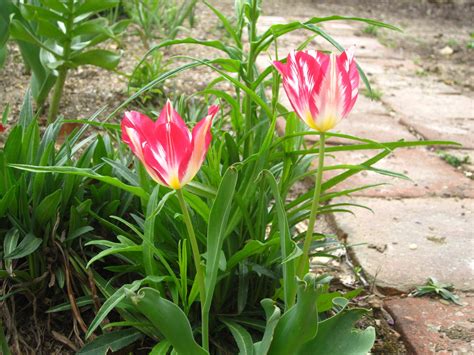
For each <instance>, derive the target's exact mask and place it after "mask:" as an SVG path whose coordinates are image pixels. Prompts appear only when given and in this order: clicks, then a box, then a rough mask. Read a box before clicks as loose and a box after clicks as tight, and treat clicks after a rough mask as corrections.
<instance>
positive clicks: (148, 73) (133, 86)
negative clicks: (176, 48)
mask: <svg viewBox="0 0 474 355" xmlns="http://www.w3.org/2000/svg"><path fill="white" fill-rule="evenodd" d="M166 70H167V63H166V62H165V61H164V60H163V53H162V52H160V51H154V52H153V53H151V54H150V56H149V57H148V58H147V60H145V61H143V62H142V63H141V64H140V65H139V66H138V67H137V68H135V70H134V71H133V72H132V74H131V75H130V78H129V82H128V92H129V94H132V93H135V92H137V91H138V90H139V89H140V88H142V87H143V86H145V85H146V84H148V83H149V82H151V81H152V80H153V79H155V78H157V77H159V76H160V75H161V74H163V73H165V72H166ZM163 98H164V93H163V84H160V85H155V86H154V87H153V88H151V89H150V90H149V91H147V92H146V93H145V94H144V95H142V96H140V101H141V102H142V103H144V104H145V103H147V102H153V103H157V101H160V99H163Z"/></svg>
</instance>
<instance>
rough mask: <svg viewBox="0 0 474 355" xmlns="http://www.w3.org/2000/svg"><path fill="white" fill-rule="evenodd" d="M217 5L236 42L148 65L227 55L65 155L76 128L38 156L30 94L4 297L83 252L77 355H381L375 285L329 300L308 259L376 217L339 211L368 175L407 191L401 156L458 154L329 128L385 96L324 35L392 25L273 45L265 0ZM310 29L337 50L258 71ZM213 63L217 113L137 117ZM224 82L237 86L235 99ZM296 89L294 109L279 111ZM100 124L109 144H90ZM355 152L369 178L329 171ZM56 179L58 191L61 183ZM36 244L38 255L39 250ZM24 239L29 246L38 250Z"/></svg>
mask: <svg viewBox="0 0 474 355" xmlns="http://www.w3.org/2000/svg"><path fill="white" fill-rule="evenodd" d="M207 6H208V7H209V8H210V9H211V10H212V11H213V12H214V13H215V15H216V16H217V17H218V18H219V20H220V21H221V22H222V26H223V27H224V29H225V30H226V31H227V32H228V35H229V37H230V39H231V40H232V42H231V43H230V44H223V43H222V42H220V41H217V40H215V41H214V40H202V39H194V38H184V39H175V40H167V41H164V42H162V43H160V44H158V45H156V46H154V47H152V48H151V49H150V51H149V52H148V53H147V55H146V56H145V57H144V58H143V60H142V62H143V61H145V60H146V58H147V57H148V56H151V55H153V53H154V52H155V51H159V50H160V49H161V48H164V47H167V46H175V45H180V44H195V45H200V46H208V47H212V48H215V49H217V50H219V51H220V52H221V53H222V56H221V57H219V58H217V59H212V60H208V59H205V58H199V59H198V58H188V60H189V63H187V64H184V65H182V66H180V67H175V68H173V69H170V70H168V71H166V72H164V73H162V74H161V75H159V76H158V77H157V78H155V79H153V80H152V81H151V82H149V83H148V84H146V85H144V86H143V87H142V88H141V89H139V90H138V91H137V92H135V93H134V94H133V95H132V96H131V97H130V98H129V99H127V100H126V101H124V102H123V103H122V104H121V105H120V106H119V107H117V108H116V109H115V110H114V111H113V112H112V113H111V114H109V115H108V116H107V117H104V115H103V114H102V113H101V112H98V113H97V115H95V116H93V117H91V118H90V119H89V120H76V121H75V123H80V124H83V126H82V128H81V129H80V130H79V131H77V132H75V133H73V134H72V135H71V136H69V137H68V138H67V139H66V140H65V142H64V143H63V144H62V146H61V148H57V147H55V141H56V136H57V134H53V132H57V131H58V130H59V127H60V126H61V124H62V123H63V120H61V119H60V120H58V121H56V122H55V123H54V124H52V125H50V126H48V128H47V130H46V132H45V133H44V134H43V135H42V142H44V143H43V145H44V146H46V148H42V145H41V144H39V143H38V144H33V145H26V144H25V143H26V142H29V141H30V140H32V141H34V142H36V141H38V142H39V139H40V138H39V133H37V132H38V128H37V123H36V122H35V120H34V119H33V115H32V113H31V109H30V107H31V105H29V104H28V99H26V104H25V106H24V107H25V109H24V111H23V112H24V116H22V117H25V118H24V119H23V120H21V121H20V123H19V124H18V125H17V126H16V127H8V122H4V125H5V126H6V127H7V129H8V131H7V134H8V139H7V143H6V145H5V148H3V149H2V150H1V151H0V152H1V155H0V157H1V158H2V159H1V160H0V163H1V164H2V165H1V166H2V171H4V172H5V171H6V173H4V175H2V176H3V179H4V180H3V181H6V182H4V183H3V185H2V189H0V198H1V200H0V201H2V204H0V206H6V207H5V211H4V214H3V215H1V214H0V218H1V219H0V228H1V229H0V233H2V238H3V241H4V246H3V249H2V260H3V261H2V264H1V265H2V267H1V269H2V270H1V272H2V273H1V274H0V276H1V277H2V278H3V279H4V280H6V281H7V283H5V284H7V285H9V284H15V282H16V281H17V280H16V279H15V278H18V277H20V275H23V273H21V272H20V271H24V273H26V274H29V275H30V274H31V273H32V270H34V264H35V263H36V264H40V265H42V266H43V267H45V266H48V265H50V264H51V263H48V261H47V259H46V258H45V257H44V255H43V254H42V253H40V252H38V250H41V249H40V248H46V247H48V246H54V245H55V246H56V247H57V248H58V249H59V250H65V251H66V250H67V253H66V252H65V257H64V258H63V260H64V262H63V261H61V262H60V263H59V264H60V265H61V264H63V265H64V266H65V267H64V268H63V269H67V268H66V265H68V263H70V264H72V266H73V268H74V277H77V280H76V281H77V285H76V286H75V287H74V286H72V287H70V288H69V289H67V290H66V291H64V295H67V302H65V303H63V302H58V303H57V304H55V306H54V307H52V308H51V309H50V312H59V311H65V310H66V311H70V312H71V314H73V319H74V322H77V324H78V328H79V330H78V332H77V333H78V335H77V338H78V342H80V341H82V340H85V339H86V338H87V339H88V341H89V342H88V343H87V344H85V346H84V347H83V348H82V350H80V351H79V353H102V354H105V353H106V352H107V349H112V350H118V349H120V348H123V347H126V346H128V345H130V344H131V343H134V342H136V343H137V344H142V345H141V346H143V347H145V348H146V349H147V351H149V352H151V353H153V354H162V353H163V354H164V353H169V352H170V351H174V352H175V353H178V354H206V353H221V354H226V353H237V352H241V353H252V354H288V353H295V354H298V353H300V354H307V353H314V354H319V353H321V354H327V353H331V354H332V353H335V354H337V353H339V354H347V353H360V354H365V353H367V352H368V351H370V349H371V347H372V345H373V342H374V340H375V332H374V329H373V328H370V327H369V328H366V329H356V328H354V327H355V326H356V323H357V321H358V320H359V319H361V317H363V316H364V314H367V312H368V310H365V309H360V308H354V307H351V306H350V299H351V298H353V297H355V296H356V295H357V294H358V293H359V292H360V291H361V290H356V291H353V292H351V293H348V294H340V293H338V292H330V291H329V286H330V282H331V278H330V277H328V276H327V275H324V274H322V273H320V272H319V270H310V267H309V259H310V257H318V256H327V255H328V252H329V249H330V248H331V247H332V245H328V244H326V242H327V241H328V240H330V239H331V237H332V236H329V235H325V234H322V233H318V232H315V231H314V229H313V227H314V225H316V227H317V226H318V217H319V218H320V217H321V215H323V214H324V213H331V212H338V213H344V212H349V209H350V208H351V207H360V206H356V205H351V204H350V203H337V204H336V203H331V199H333V198H335V197H338V196H347V195H350V194H351V193H353V192H355V191H358V190H361V189H366V188H370V187H372V186H368V185H367V186H354V187H352V188H350V189H345V190H335V187H336V186H337V185H338V184H339V183H340V182H342V181H344V180H346V179H347V178H349V177H351V176H353V175H354V174H357V173H360V172H362V171H372V172H376V173H379V174H383V175H389V176H395V177H399V178H406V177H405V176H404V175H403V174H400V173H397V172H391V171H386V170H381V169H377V168H375V167H373V165H374V164H375V163H377V162H378V161H380V160H381V159H383V158H384V157H386V156H388V155H389V154H391V153H392V152H393V150H395V149H397V148H402V147H410V146H419V145H435V144H448V143H449V142H426V141H414V142H405V141H397V140H395V141H393V142H382V143H381V142H375V141H371V140H368V139H365V138H358V137H353V136H350V135H346V134H340V133H333V132H330V130H331V129H333V128H334V127H335V126H336V124H337V123H338V122H339V121H340V120H341V119H344V118H345V117H346V116H347V115H348V114H349V113H350V111H351V109H352V107H353V106H354V104H355V102H356V99H357V94H358V86H359V80H361V81H364V82H365V84H366V85H367V86H368V89H369V90H370V86H369V85H368V82H367V79H366V77H365V75H364V73H363V71H362V70H360V69H359V68H358V66H357V64H356V63H357V62H356V61H355V59H354V54H353V53H352V50H351V49H348V50H347V51H344V49H343V48H342V47H341V46H340V45H338V43H337V41H336V40H335V39H333V38H332V37H330V36H329V35H328V34H327V33H326V32H324V31H323V30H322V29H321V28H320V27H318V24H320V23H323V22H326V21H333V20H342V19H345V20H354V21H363V22H365V23H367V24H369V25H373V26H382V27H388V28H391V29H395V28H393V27H392V26H389V25H385V24H383V23H379V22H376V21H373V20H368V19H361V18H343V17H338V16H333V17H325V18H312V19H309V20H308V21H307V22H293V23H289V24H277V25H273V26H271V27H270V28H269V29H268V30H267V31H265V32H264V33H263V34H257V30H256V28H257V22H258V18H259V16H260V8H259V2H258V1H256V0H253V1H237V2H236V16H235V18H234V19H232V20H229V19H228V18H226V17H225V16H224V15H223V14H222V13H220V12H219V11H218V10H217V9H215V8H214V7H212V5H210V4H207ZM245 29H246V30H247V34H248V37H247V35H245V34H244V33H245ZM297 29H305V30H307V31H308V36H313V35H314V34H317V35H319V36H322V37H323V38H325V39H327V40H328V41H329V42H330V43H332V44H333V45H334V46H335V51H334V53H330V54H329V53H323V52H316V51H314V50H312V49H310V50H308V51H304V49H305V47H306V46H307V45H308V44H309V41H308V42H305V43H302V44H301V46H300V48H295V49H296V52H294V53H290V54H289V56H288V57H287V58H283V59H282V58H278V55H277V52H275V58H274V59H275V60H276V61H275V62H274V63H273V64H271V63H270V64H269V66H268V67H267V68H266V69H265V70H263V71H259V70H258V68H257V66H256V59H257V57H258V56H259V55H260V54H261V53H263V52H265V51H267V50H269V49H270V48H273V47H271V46H272V45H274V44H275V43H276V42H277V41H278V38H279V37H281V36H283V35H285V34H286V33H289V32H291V31H294V30H297ZM355 56H356V54H355ZM179 59H182V58H179ZM140 65H141V63H138V64H137V67H139V66H140ZM198 66H206V67H208V68H210V69H211V70H213V71H214V72H216V73H217V74H218V78H217V79H216V80H215V81H213V82H210V83H209V85H208V86H207V88H206V89H205V90H203V91H202V92H197V93H196V94H195V96H196V97H197V96H199V97H200V98H201V103H196V101H193V100H192V99H181V100H179V102H175V103H171V102H167V103H166V104H165V105H164V106H163V107H159V108H156V109H155V110H153V111H155V112H147V114H148V116H150V117H152V118H153V119H150V118H148V117H146V116H145V114H144V113H138V112H128V113H124V111H126V109H127V106H128V105H129V104H130V102H132V100H134V99H135V98H138V97H140V96H141V95H145V94H146V93H147V92H148V91H149V90H152V89H153V88H154V87H156V86H157V85H160V84H162V83H163V82H164V81H165V80H168V79H170V78H172V77H173V76H175V75H178V74H180V73H183V72H184V74H186V71H187V70H192V69H193V68H195V67H198ZM221 82H228V83H230V84H231V87H232V90H231V91H223V90H221V89H220V88H219V84H220V83H221ZM281 84H283V88H284V90H285V92H286V94H287V95H288V98H289V99H290V102H291V103H292V106H293V110H288V109H286V108H285V107H283V106H282V105H280V104H279V102H278V97H279V90H280V86H281ZM27 98H28V96H27ZM117 113H120V114H121V115H122V116H123V117H124V118H123V120H122V121H121V125H119V124H115V123H110V122H106V121H107V120H110V119H111V118H113V117H114V115H115V114H117ZM156 116H159V117H158V119H156V120H155V117H156ZM26 117H27V118H26ZM282 118H283V119H285V120H286V131H285V134H284V135H283V136H279V135H278V134H277V133H276V123H277V119H282ZM348 119H350V117H349V118H348ZM30 127H32V128H30ZM94 127H96V128H97V129H99V131H98V132H100V135H91V136H89V137H85V138H83V139H80V137H81V135H82V134H83V133H84V131H85V130H91V129H92V128H94ZM308 127H309V128H308ZM190 128H192V131H189V129H190ZM191 132H192V133H191ZM307 135H316V136H318V138H319V142H318V146H317V147H312V146H308V145H307V144H308V143H306V142H305V140H304V137H305V136H307ZM335 136H336V137H339V138H342V139H346V140H347V141H348V143H351V144H348V145H338V146H326V144H325V139H326V138H329V137H335ZM30 137H34V139H32V138H30ZM99 137H102V138H99ZM395 139H396V138H395ZM17 147H22V148H21V150H20V151H18V149H16V148H17ZM23 150H25V152H23ZM355 150H370V151H373V154H372V156H371V157H370V158H369V159H367V160H366V161H365V162H364V163H362V164H357V165H354V164H351V163H350V162H347V164H343V165H342V164H341V165H332V166H327V165H325V163H324V157H325V154H330V153H331V152H337V151H355ZM315 157H316V158H317V160H318V163H317V166H314V165H313V164H312V162H313V161H314V160H315ZM329 170H334V171H338V172H339V174H337V175H335V176H334V177H332V178H330V179H328V180H326V181H323V179H322V173H323V171H329ZM313 176H315V184H314V186H313V187H312V188H310V189H309V191H306V192H304V193H302V194H300V195H299V196H294V195H293V194H291V191H292V188H293V187H294V185H295V184H296V183H297V182H299V181H301V180H303V179H306V178H308V177H313ZM46 179H49V180H50V181H51V183H48V184H47V185H46V183H45V182H44V180H46ZM7 183H8V184H7ZM3 186H4V187H3ZM46 186H47V189H46V188H45V187H46ZM7 187H8V188H7ZM38 189H39V191H38ZM10 191H13V192H10ZM57 191H59V192H57ZM71 191H74V192H75V198H72V194H71ZM13 194H17V195H15V197H12V196H13ZM51 196H52V197H51ZM58 200H60V202H58ZM13 201H18V203H14V202H13ZM43 201H46V202H43ZM42 205H43V206H42ZM25 206H28V207H25ZM40 206H41V207H42V208H40ZM20 207H21V208H20ZM0 211H1V209H0ZM31 213H34V214H35V215H36V214H38V215H40V216H39V217H38V216H33V217H31V216H30V214H31ZM58 213H62V214H61V217H62V218H60V219H59V220H60V223H59V225H58V224H57V223H56V221H57V218H58V215H57V214H58ZM44 214H46V217H44ZM17 220H19V221H20V222H21V223H20V222H18V221H17ZM306 220H309V222H308V226H307V230H306V233H303V234H300V233H298V232H297V228H296V225H297V224H299V223H300V222H302V221H306ZM25 221H26V222H25ZM92 228H94V229H92ZM12 230H13V232H12ZM26 238H30V240H32V241H34V243H36V244H30V243H29V240H28V243H26V242H24V243H23V241H24V240H25V239H26ZM5 241H8V242H6V243H5ZM22 243H23V244H22ZM61 243H62V244H61ZM25 244H28V246H29V248H31V249H27V251H28V254H25V251H24V250H25V248H24V245H25ZM58 244H59V245H60V246H61V247H59V246H58ZM30 245H36V249H34V250H32V249H33V248H32V247H31V246H30ZM315 247H319V248H318V249H317V251H316V250H315V249H314V248H315ZM18 249H19V251H18ZM14 250H17V251H16V254H13V255H14V256H15V258H12V253H15V251H14ZM43 250H44V249H43ZM31 254H33V255H35V256H33V257H30V255H31ZM12 259H14V260H16V261H14V262H11V260H12ZM31 259H33V260H34V259H37V261H36V262H32V261H31ZM12 269H16V270H18V272H17V273H14V272H11V270H12ZM46 269H48V267H46ZM69 270H70V267H69ZM314 271H316V273H313V272H314ZM63 273H64V275H70V274H69V271H67V270H66V271H63ZM16 274H18V275H19V276H17V275H16ZM35 275H36V274H35ZM38 275H41V273H38ZM58 275H59V274H58ZM80 275H82V276H80ZM56 277H57V279H58V280H60V279H61V276H56ZM64 278H66V277H64ZM85 280H87V281H88V282H84V281H85ZM21 281H22V280H21ZM48 281H49V280H48ZM66 284H67V281H66ZM21 286H23V287H24V286H29V285H28V284H26V285H25V284H21ZM59 286H60V285H59ZM66 286H67V285H66ZM44 287H45V286H44V285H43V286H39V288H40V289H42V290H44ZM66 288H67V287H66ZM59 289H63V288H62V287H59ZM78 290H80V292H78ZM14 291H15V289H14V290H13V292H14ZM34 292H37V290H34ZM57 292H60V291H59V290H57ZM7 296H9V297H5V298H9V299H10V300H11V301H13V300H18V299H19V298H14V297H15V296H16V295H15V294H10V295H7ZM63 301H66V297H65V298H64V299H63ZM81 320H82V322H83V323H81ZM0 330H1V329H0ZM3 339H4V338H2V337H0V341H1V342H2V344H3V346H5V343H6V342H7V340H3ZM81 345H82V344H81Z"/></svg>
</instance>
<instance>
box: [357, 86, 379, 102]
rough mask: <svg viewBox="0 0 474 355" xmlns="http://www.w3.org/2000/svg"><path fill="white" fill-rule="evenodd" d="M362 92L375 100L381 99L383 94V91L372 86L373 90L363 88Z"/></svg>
mask: <svg viewBox="0 0 474 355" xmlns="http://www.w3.org/2000/svg"><path fill="white" fill-rule="evenodd" d="M361 93H362V95H364V96H365V97H368V98H369V99H371V100H374V101H380V100H381V99H382V96H383V93H382V91H381V90H379V89H376V88H372V90H368V89H366V88H364V89H362V90H361Z"/></svg>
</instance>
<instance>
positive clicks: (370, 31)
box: [362, 25, 379, 37]
mask: <svg viewBox="0 0 474 355" xmlns="http://www.w3.org/2000/svg"><path fill="white" fill-rule="evenodd" d="M362 33H365V34H366V35H369V36H373V37H377V35H378V33H379V27H378V26H374V25H367V26H365V27H364V29H363V30H362Z"/></svg>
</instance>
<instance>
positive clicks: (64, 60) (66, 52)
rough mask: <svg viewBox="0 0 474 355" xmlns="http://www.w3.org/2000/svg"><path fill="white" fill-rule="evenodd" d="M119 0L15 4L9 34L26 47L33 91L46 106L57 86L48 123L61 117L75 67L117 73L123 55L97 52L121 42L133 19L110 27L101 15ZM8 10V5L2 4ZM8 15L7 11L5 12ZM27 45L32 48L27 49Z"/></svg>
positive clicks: (46, 0)
mask: <svg viewBox="0 0 474 355" xmlns="http://www.w3.org/2000/svg"><path fill="white" fill-rule="evenodd" d="M118 2H119V0H107V1H88V0H67V1H60V0H39V1H36V2H34V4H31V3H23V2H19V3H18V5H13V4H12V3H9V2H8V1H7V3H9V6H8V7H7V8H6V9H5V10H6V11H9V13H10V18H11V21H10V24H9V32H10V36H11V38H12V39H14V40H16V41H18V43H20V48H21V50H22V54H23V57H24V58H26V60H27V61H28V62H27V64H28V66H29V67H30V68H31V69H32V72H33V78H32V84H31V85H32V88H33V93H34V95H35V93H36V95H35V96H36V97H37V98H38V99H37V101H38V100H39V102H40V103H42V101H43V100H44V99H45V98H46V97H47V96H48V93H49V91H50V90H51V88H52V87H53V85H54V86H55V89H54V95H53V97H52V100H51V104H50V108H49V114H48V121H49V122H52V121H53V120H54V119H56V116H57V114H58V111H59V104H60V101H61V96H62V92H63V88H64V83H65V81H66V78H67V74H68V71H69V70H70V69H74V68H77V67H79V66H81V65H86V64H88V65H94V66H97V67H101V68H104V69H107V70H114V69H115V68H116V67H117V65H118V63H119V60H120V54H118V53H116V52H112V51H109V50H105V49H97V48H95V47H96V46H97V45H98V44H100V43H102V42H104V41H106V40H108V39H113V40H115V41H118V39H117V35H118V34H119V33H121V32H122V31H123V30H124V29H125V28H126V26H127V25H128V23H129V21H126V20H124V21H119V22H117V23H114V24H112V25H110V24H109V23H108V20H107V19H105V18H102V17H100V16H99V15H98V13H99V12H100V11H103V10H106V9H109V8H112V7H114V6H117V4H118ZM2 6H4V5H3V4H2ZM2 11H3V10H2ZM25 43H26V45H24V44H25Z"/></svg>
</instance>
